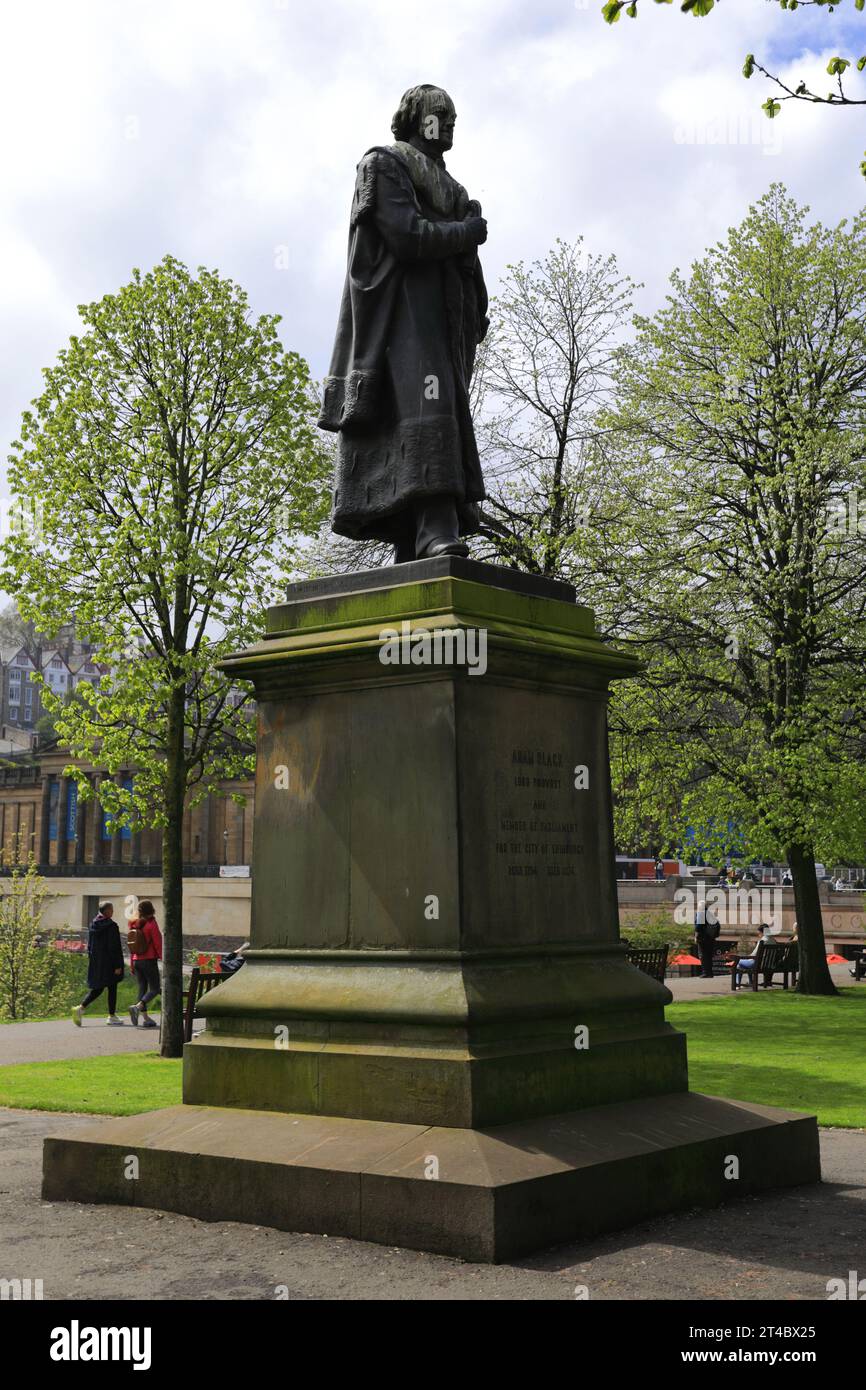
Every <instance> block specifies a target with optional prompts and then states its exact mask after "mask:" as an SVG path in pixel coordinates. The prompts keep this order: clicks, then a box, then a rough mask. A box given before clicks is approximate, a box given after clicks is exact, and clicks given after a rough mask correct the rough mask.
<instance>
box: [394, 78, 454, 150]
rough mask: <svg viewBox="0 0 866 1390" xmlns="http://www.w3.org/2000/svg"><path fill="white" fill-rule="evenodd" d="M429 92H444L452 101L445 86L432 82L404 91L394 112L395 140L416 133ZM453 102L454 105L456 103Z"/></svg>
mask: <svg viewBox="0 0 866 1390" xmlns="http://www.w3.org/2000/svg"><path fill="white" fill-rule="evenodd" d="M427 92H442V94H443V96H445V97H448V100H449V101H451V98H450V97H449V96H448V93H447V92H446V91H445V88H444V87H437V86H436V85H435V84H434V83H432V82H422V83H421V85H420V87H410V88H409V90H408V92H404V93H403V95H402V97H401V98H400V105H399V106H398V107H397V110H396V111H395V112H394V119H393V120H392V122H391V133H392V134H393V136H394V138H395V140H408V139H409V136H410V135H414V134H416V132H417V130H418V126H419V124H420V120H421V115H422V112H423V107H424V97H425V95H426V93H427ZM451 104H452V106H453V104H454V103H453V102H452V103H451Z"/></svg>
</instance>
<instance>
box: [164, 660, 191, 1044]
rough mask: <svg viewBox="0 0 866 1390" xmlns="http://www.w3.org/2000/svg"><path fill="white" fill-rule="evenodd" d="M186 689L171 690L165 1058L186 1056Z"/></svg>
mask: <svg viewBox="0 0 866 1390" xmlns="http://www.w3.org/2000/svg"><path fill="white" fill-rule="evenodd" d="M183 733H184V691H183V687H181V688H180V689H179V690H176V691H173V692H172V696H171V701H170V704H169V710H168V730H167V740H166V790H165V814H166V824H165V829H164V830H163V836H162V904H163V921H164V940H163V979H162V1037H161V1043H160V1053H161V1055H162V1056H163V1057H182V1056H183V810H184V800H185V793H186V770H185V767H184V744H183Z"/></svg>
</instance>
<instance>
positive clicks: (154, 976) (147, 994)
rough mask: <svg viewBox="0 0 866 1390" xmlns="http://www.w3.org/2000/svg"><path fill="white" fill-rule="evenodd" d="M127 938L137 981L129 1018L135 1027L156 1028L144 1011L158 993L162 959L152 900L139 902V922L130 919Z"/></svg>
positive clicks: (159, 936)
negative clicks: (134, 999) (136, 996)
mask: <svg viewBox="0 0 866 1390" xmlns="http://www.w3.org/2000/svg"><path fill="white" fill-rule="evenodd" d="M127 941H128V942H129V947H130V960H131V963H132V973H133V974H134V975H135V978H136V979H137V980H138V1003H136V1004H132V1005H131V1006H130V1010H129V1017H130V1018H131V1019H132V1022H133V1023H134V1024H135V1026H136V1027H138V1024H139V1022H141V1026H142V1028H156V1026H157V1025H156V1024H155V1023H154V1021H153V1019H152V1018H151V1017H150V1015H149V1014H148V1012H147V1006H148V1004H149V1003H150V1001H151V999H155V998H156V996H157V995H158V994H159V993H160V983H159V962H160V961H161V960H162V933H161V932H160V930H159V926H158V924H157V920H156V918H155V917H154V915H153V903H152V902H149V901H148V900H147V899H146V898H144V899H142V901H141V902H140V903H139V904H138V921H133V922H130V924H129V934H128V936H127Z"/></svg>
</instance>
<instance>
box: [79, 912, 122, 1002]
mask: <svg viewBox="0 0 866 1390" xmlns="http://www.w3.org/2000/svg"><path fill="white" fill-rule="evenodd" d="M113 912H114V904H113V903H103V904H102V906H101V907H100V909H99V911H98V912H97V914H96V916H95V917H94V919H93V921H92V922H91V923H90V930H89V932H88V933H87V962H88V963H87V983H88V986H89V988H88V991H87V994H86V995H85V996H84V998H83V999H82V1001H81V1003H80V1004H76V1006H75V1008H74V1009H73V1010H72V1022H73V1023H74V1024H75V1025H76V1027H78V1028H80V1027H81V1016H82V1014H83V1013H84V1010H85V1009H86V1008H87V1007H88V1005H89V1004H92V1003H93V1001H94V1000H95V999H98V998H99V996H100V994H101V993H102V991H103V990H104V989H107V990H108V1019H107V1022H108V1024H109V1027H112V1028H122V1027H123V1019H122V1018H118V1017H117V986H118V984H119V983H120V981H121V980H122V978H123V969H124V966H123V947H122V946H121V944H120V927H119V926H118V925H117V923H116V922H115V920H114V918H113V916H112V913H113Z"/></svg>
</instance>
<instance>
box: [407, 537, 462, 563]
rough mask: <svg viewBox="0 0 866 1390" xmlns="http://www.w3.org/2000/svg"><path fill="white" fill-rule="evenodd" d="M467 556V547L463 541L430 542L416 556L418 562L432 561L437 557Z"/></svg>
mask: <svg viewBox="0 0 866 1390" xmlns="http://www.w3.org/2000/svg"><path fill="white" fill-rule="evenodd" d="M468 554H469V546H468V545H465V544H464V542H463V541H431V542H430V544H429V545H426V546H425V547H424V549H423V550H422V551H421V554H420V555H419V556H417V558H418V559H419V560H432V559H434V558H435V556H437V555H463V556H466V555H468Z"/></svg>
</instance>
